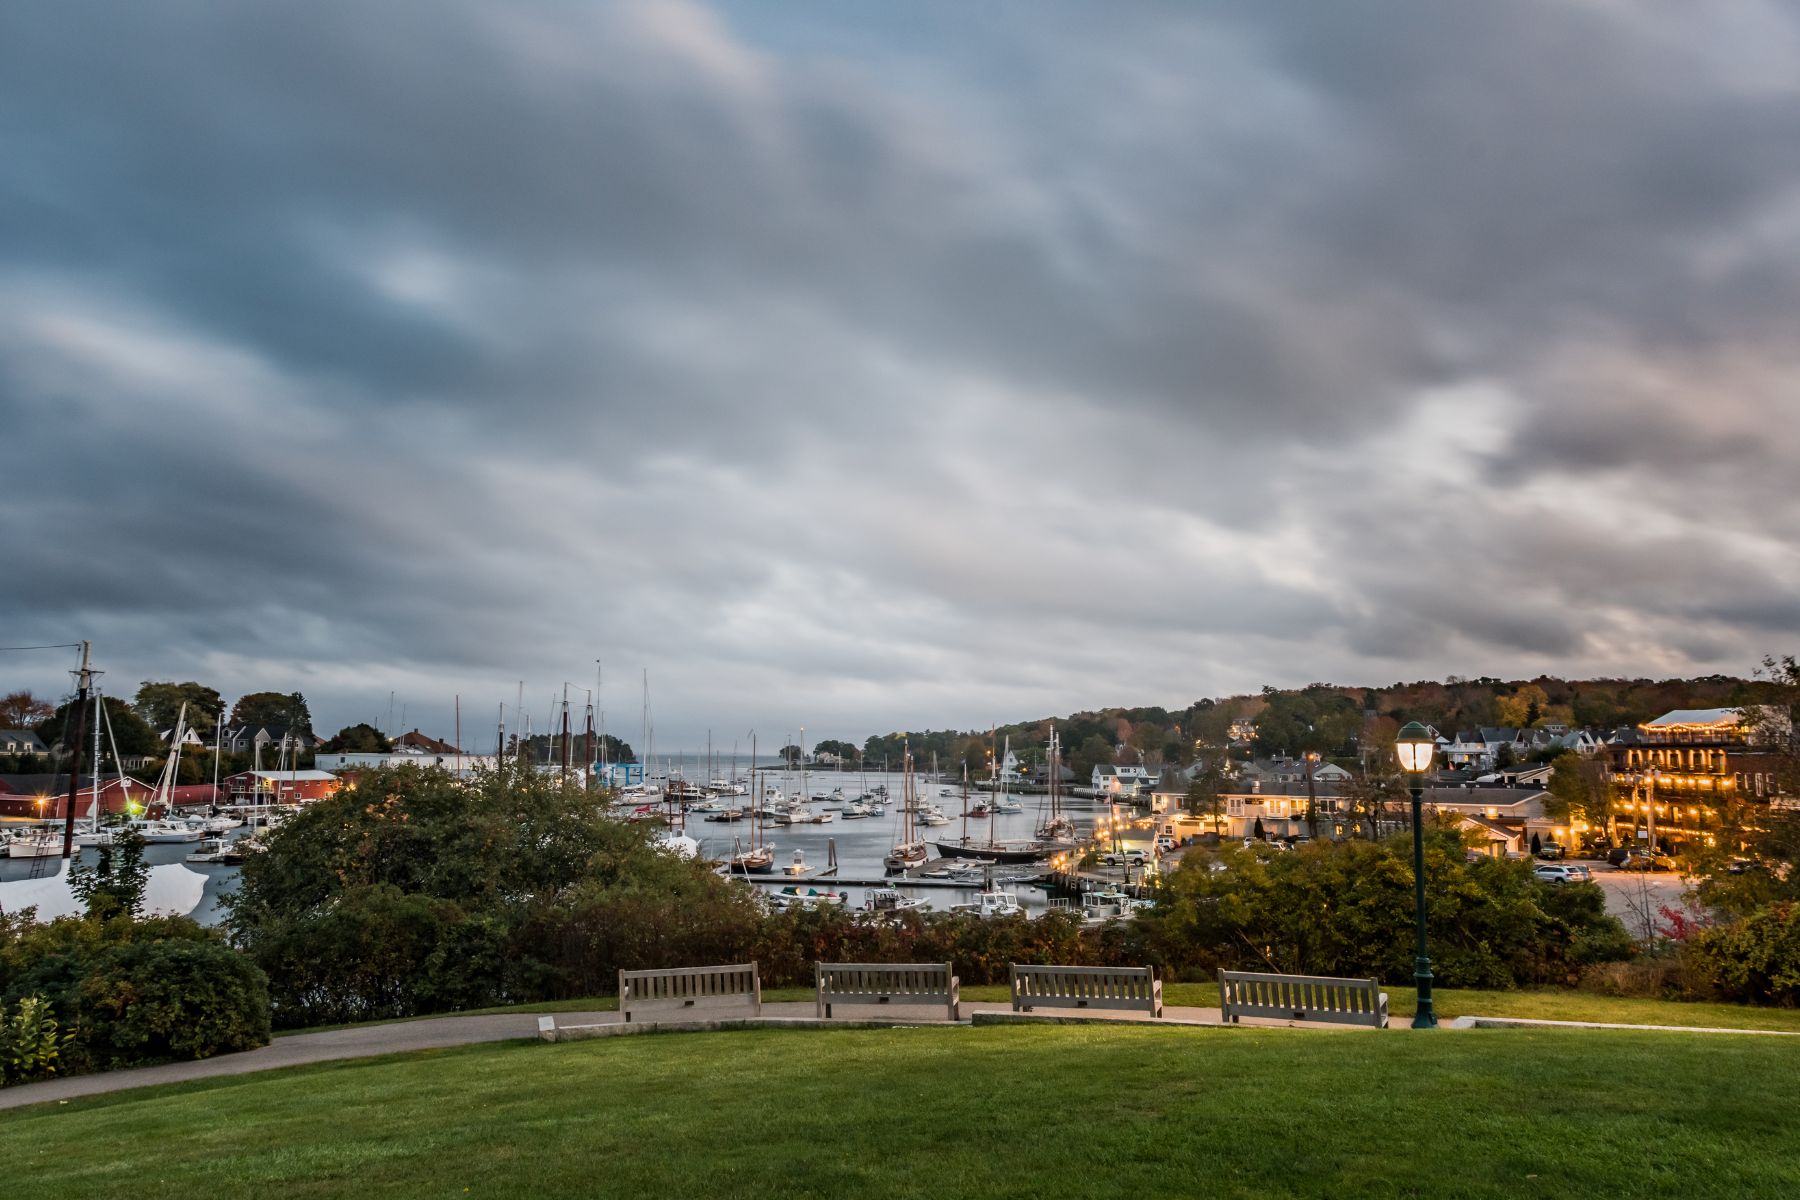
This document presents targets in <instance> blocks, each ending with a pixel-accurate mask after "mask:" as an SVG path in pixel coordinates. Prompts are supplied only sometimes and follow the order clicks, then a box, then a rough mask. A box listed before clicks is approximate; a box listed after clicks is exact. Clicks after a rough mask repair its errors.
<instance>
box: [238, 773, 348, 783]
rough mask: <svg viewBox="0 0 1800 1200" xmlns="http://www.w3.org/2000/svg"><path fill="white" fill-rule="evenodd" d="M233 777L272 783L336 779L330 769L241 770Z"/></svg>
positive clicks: (313, 781)
mask: <svg viewBox="0 0 1800 1200" xmlns="http://www.w3.org/2000/svg"><path fill="white" fill-rule="evenodd" d="M232 778H233V779H266V780H268V781H270V782H271V783H324V782H326V781H328V780H332V779H336V778H337V776H336V775H333V774H332V773H331V772H330V771H239V772H238V773H237V774H236V775H233V776H232Z"/></svg>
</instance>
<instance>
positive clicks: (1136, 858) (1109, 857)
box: [1100, 846, 1150, 867]
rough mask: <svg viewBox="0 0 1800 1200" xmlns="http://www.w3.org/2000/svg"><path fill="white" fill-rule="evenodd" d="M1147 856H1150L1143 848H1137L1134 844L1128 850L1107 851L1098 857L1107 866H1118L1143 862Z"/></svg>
mask: <svg viewBox="0 0 1800 1200" xmlns="http://www.w3.org/2000/svg"><path fill="white" fill-rule="evenodd" d="M1148 857H1150V856H1149V855H1148V854H1147V853H1145V852H1144V851H1143V850H1141V849H1139V848H1138V847H1136V846H1133V847H1132V848H1131V849H1129V850H1113V851H1109V852H1108V853H1107V854H1106V855H1105V856H1104V857H1102V858H1101V859H1100V861H1101V862H1103V863H1105V864H1106V865H1107V866H1109V867H1118V866H1123V865H1124V864H1126V863H1131V864H1133V865H1136V864H1138V863H1141V862H1143V861H1144V860H1145V859H1146V858H1148Z"/></svg>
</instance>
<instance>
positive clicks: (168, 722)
mask: <svg viewBox="0 0 1800 1200" xmlns="http://www.w3.org/2000/svg"><path fill="white" fill-rule="evenodd" d="M183 704H186V705H187V723H188V724H189V725H190V726H192V727H193V728H195V729H210V728H212V727H213V726H214V725H215V724H217V723H218V720H219V714H220V713H222V712H224V711H225V701H224V700H223V699H222V698H221V697H220V696H219V693H218V692H216V691H214V690H213V689H212V688H209V687H207V686H205V685H204V684H199V683H195V682H193V681H192V680H189V681H188V682H187V683H156V682H153V681H152V680H148V679H146V680H145V681H144V683H143V685H142V686H141V687H139V688H138V692H137V711H138V715H139V716H140V717H142V718H144V720H145V721H148V722H149V723H150V728H152V729H154V730H156V731H157V732H158V733H162V732H163V731H165V730H171V729H174V728H175V716H176V714H177V713H179V712H180V711H181V706H182V705H183Z"/></svg>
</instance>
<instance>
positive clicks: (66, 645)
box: [0, 642, 81, 650]
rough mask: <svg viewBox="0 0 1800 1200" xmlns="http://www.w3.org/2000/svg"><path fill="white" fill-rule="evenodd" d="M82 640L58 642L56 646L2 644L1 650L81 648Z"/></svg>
mask: <svg viewBox="0 0 1800 1200" xmlns="http://www.w3.org/2000/svg"><path fill="white" fill-rule="evenodd" d="M79 649H81V643H80V642H58V643H56V644H55V645H54V646H0V650H79Z"/></svg>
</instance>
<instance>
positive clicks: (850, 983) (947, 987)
mask: <svg viewBox="0 0 1800 1200" xmlns="http://www.w3.org/2000/svg"><path fill="white" fill-rule="evenodd" d="M815 966H816V968H817V982H818V989H819V995H818V1005H819V1008H818V1013H819V1017H820V1019H821V1020H823V1019H824V1018H826V1017H829V1016H830V1015H831V1009H832V1006H833V1005H835V1004H889V1003H893V1002H895V1001H898V1002H900V1003H902V1004H942V1005H944V1006H945V1009H946V1010H947V1011H948V1012H949V1014H950V1019H951V1020H952V1021H960V1020H962V988H961V984H960V981H958V979H957V978H956V976H955V975H953V974H951V966H950V964H949V963H823V962H822V963H817V964H815Z"/></svg>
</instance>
